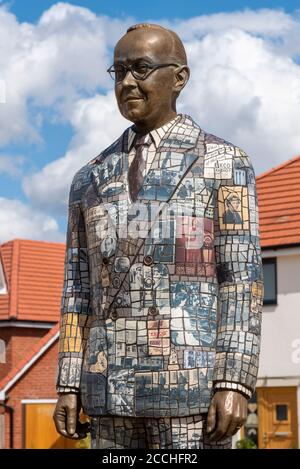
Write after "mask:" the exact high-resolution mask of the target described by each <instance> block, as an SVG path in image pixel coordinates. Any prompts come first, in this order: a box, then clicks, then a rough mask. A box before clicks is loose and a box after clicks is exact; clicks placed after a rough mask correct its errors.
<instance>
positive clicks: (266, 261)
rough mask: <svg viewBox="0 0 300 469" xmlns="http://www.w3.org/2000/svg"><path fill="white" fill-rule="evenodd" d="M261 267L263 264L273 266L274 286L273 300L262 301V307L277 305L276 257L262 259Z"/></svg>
mask: <svg viewBox="0 0 300 469" xmlns="http://www.w3.org/2000/svg"><path fill="white" fill-rule="evenodd" d="M262 263H263V267H264V265H265V264H273V265H274V277H275V285H274V292H275V298H273V299H267V300H266V299H265V296H264V299H263V305H264V306H265V305H277V294H278V290H277V257H265V258H263V259H262Z"/></svg>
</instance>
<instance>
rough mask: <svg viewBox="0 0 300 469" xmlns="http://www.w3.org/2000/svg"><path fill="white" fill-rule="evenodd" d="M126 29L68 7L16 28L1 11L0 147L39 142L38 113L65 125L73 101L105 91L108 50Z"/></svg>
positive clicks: (58, 7) (119, 23) (58, 6)
mask: <svg viewBox="0 0 300 469" xmlns="http://www.w3.org/2000/svg"><path fill="white" fill-rule="evenodd" d="M127 21H129V20H127ZM125 24H126V20H124V21H118V20H112V21H110V20H108V19H107V18H106V17H97V16H96V15H95V14H94V13H92V12H91V11H90V10H88V9H87V8H83V7H76V6H73V5H69V4H66V3H58V4H56V5H54V6H52V7H51V8H50V9H49V10H47V11H46V12H45V13H44V14H43V15H42V17H41V18H40V20H39V21H38V23H37V24H29V23H18V21H17V19H16V17H15V16H14V15H12V14H11V13H9V12H8V11H7V9H6V8H5V7H1V6H0V44H1V47H0V79H1V80H3V81H4V82H5V85H6V103H5V104H2V105H1V106H0V122H1V126H0V145H4V144H8V143H9V142H12V141H16V139H25V140H28V141H38V140H39V138H40V136H39V128H38V127H37V126H35V125H34V117H35V115H36V112H37V110H38V111H40V109H41V108H42V109H48V110H49V109H50V111H51V113H52V114H54V115H55V114H56V115H58V116H59V118H63V119H67V120H68V118H69V115H70V112H71V111H70V107H71V109H72V107H73V103H74V101H76V99H79V98H80V97H82V96H84V95H85V96H86V95H87V94H93V93H95V90H96V89H97V87H102V88H103V87H104V88H107V87H109V86H110V83H109V80H110V78H109V77H108V74H107V73H106V68H107V65H108V64H109V62H110V60H111V59H110V55H109V46H110V45H111V41H114V40H115V38H116V37H117V31H118V34H120V32H121V31H122V29H125V26H124V25H125Z"/></svg>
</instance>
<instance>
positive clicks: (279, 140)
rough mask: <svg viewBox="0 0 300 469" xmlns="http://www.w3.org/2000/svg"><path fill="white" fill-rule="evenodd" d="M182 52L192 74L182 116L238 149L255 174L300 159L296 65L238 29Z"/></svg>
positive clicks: (299, 73)
mask: <svg viewBox="0 0 300 469" xmlns="http://www.w3.org/2000/svg"><path fill="white" fill-rule="evenodd" d="M299 38H300V34H299ZM187 51H188V56H189V58H190V65H191V70H192V74H191V81H190V84H189V86H188V87H187V88H186V90H185V91H184V95H183V96H182V98H183V101H182V106H181V108H182V109H183V110H184V111H186V112H188V113H190V114H191V115H192V116H194V117H195V118H196V120H197V121H198V122H199V123H200V125H201V126H202V127H203V128H204V129H206V130H209V131H211V132H212V133H215V134H217V135H219V136H221V137H223V138H226V139H228V140H230V141H232V142H233V143H235V144H238V145H240V146H241V147H243V148H244V149H245V150H246V151H247V152H248V153H249V154H250V156H251V157H252V161H253V163H254V166H255V168H256V172H257V173H259V172H261V171H263V170H266V169H268V168H270V167H272V166H275V165H276V164H278V163H281V162H282V161H284V160H286V159H289V158H291V157H292V156H295V155H296V154H299V153H300V66H299V65H298V64H297V63H295V62H293V61H292V60H291V58H290V57H288V56H285V55H283V54H276V51H275V50H274V48H273V47H269V45H268V44H267V43H266V42H265V41H264V39H262V38H258V37H255V36H253V35H250V34H249V33H246V32H244V31H240V30H238V29H231V30H229V31H222V32H213V33H211V34H207V35H206V36H205V37H204V38H203V39H202V40H194V41H190V42H188V44H187Z"/></svg>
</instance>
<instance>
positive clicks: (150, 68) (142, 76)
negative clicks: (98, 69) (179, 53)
mask: <svg viewBox="0 0 300 469" xmlns="http://www.w3.org/2000/svg"><path fill="white" fill-rule="evenodd" d="M170 66H174V67H179V64H175V63H164V64H146V63H143V64H141V63H140V62H134V63H133V64H131V65H124V64H113V65H111V66H110V67H109V68H108V69H107V72H108V73H109V74H110V76H111V78H112V79H113V80H114V81H115V82H116V83H118V82H120V81H122V80H124V78H125V77H126V75H127V73H128V71H130V72H131V74H132V76H133V77H134V78H135V79H136V80H146V78H148V76H149V75H150V74H151V73H152V72H154V70H157V69H159V68H163V67H170ZM117 67H119V70H118V71H119V72H120V73H119V75H118V72H117V70H116V68H117ZM135 67H139V68H140V73H139V72H138V71H137V70H136V69H135ZM141 68H144V71H143V72H141Z"/></svg>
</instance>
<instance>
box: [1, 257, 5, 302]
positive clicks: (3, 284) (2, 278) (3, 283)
mask: <svg viewBox="0 0 300 469" xmlns="http://www.w3.org/2000/svg"><path fill="white" fill-rule="evenodd" d="M6 293H7V290H6V283H5V278H4V273H3V268H2V264H1V257H0V295H5V294H6Z"/></svg>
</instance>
